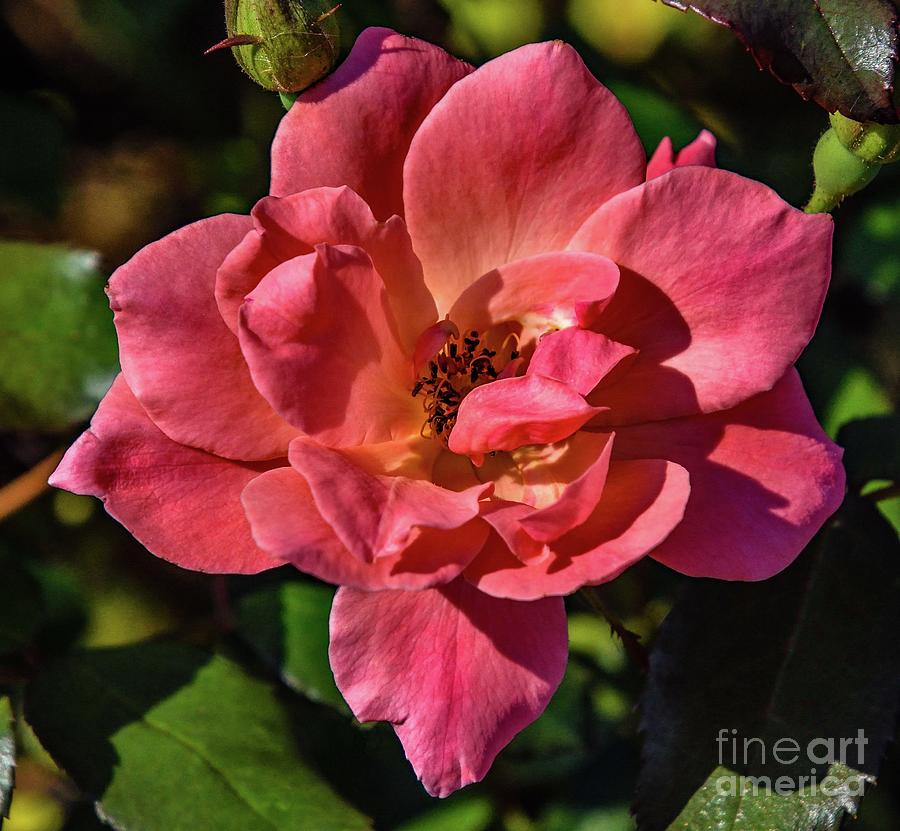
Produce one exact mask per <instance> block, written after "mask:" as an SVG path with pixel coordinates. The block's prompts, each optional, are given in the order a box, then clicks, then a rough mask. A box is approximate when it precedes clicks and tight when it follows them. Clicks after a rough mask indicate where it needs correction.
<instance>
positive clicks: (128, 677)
mask: <svg viewBox="0 0 900 831" xmlns="http://www.w3.org/2000/svg"><path fill="white" fill-rule="evenodd" d="M26 713H27V716H28V719H29V723H30V724H31V725H32V727H33V728H34V731H35V733H36V734H37V736H38V738H39V739H40V740H41V743H42V744H43V745H44V747H45V748H46V749H47V750H48V752H49V753H50V754H51V755H52V756H53V758H54V760H55V761H56V762H57V763H58V764H59V765H60V766H61V767H62V768H63V769H64V770H66V771H67V772H68V773H69V775H70V776H71V777H72V778H73V779H74V780H75V782H76V783H77V784H78V785H79V786H80V787H81V788H82V789H83V790H85V791H86V792H87V793H88V794H90V795H91V796H93V797H94V798H95V799H96V800H97V807H98V813H99V814H100V816H101V818H103V819H105V820H107V821H108V822H110V824H112V825H113V826H115V827H117V828H126V829H130V828H140V829H144V831H182V829H183V831H195V829H198V828H215V829H217V831H231V829H234V831H242V830H244V829H248V828H253V829H257V828H258V829H267V828H271V829H295V828H316V829H322V831H328V829H341V831H343V830H344V829H347V830H348V831H350V830H351V829H363V828H367V827H369V823H368V821H367V820H366V819H365V818H364V817H363V816H362V815H361V814H359V813H357V812H356V811H355V810H354V809H353V808H351V807H350V806H349V805H347V804H346V803H345V802H343V801H342V800H341V799H340V798H339V797H338V796H337V795H336V794H335V793H334V792H333V791H332V790H331V789H330V788H329V787H328V786H327V785H326V784H325V783H324V782H323V781H322V780H321V779H320V778H319V776H318V775H317V774H315V773H314V772H313V771H312V770H311V769H310V768H309V767H308V765H307V763H306V762H305V760H304V758H303V757H302V756H301V754H300V748H298V742H297V741H296V739H295V736H296V735H297V732H296V730H295V727H294V725H292V723H291V719H290V715H289V713H288V712H287V711H286V710H285V709H284V708H283V707H282V706H281V704H280V703H279V701H278V700H277V698H276V696H275V694H274V692H273V690H272V688H271V687H269V686H268V685H267V684H265V683H263V682H261V681H259V680H257V679H255V678H252V677H250V676H249V675H247V674H246V673H245V672H244V671H243V670H242V669H241V668H240V667H239V666H238V665H237V664H234V663H233V662H231V661H229V660H227V659H225V658H223V657H220V656H214V655H210V654H208V653H205V652H202V651H200V650H197V649H193V648H191V647H187V646H184V645H179V644H173V643H162V642H160V643H144V644H137V645H134V646H126V647H116V648H111V649H95V650H85V651H81V652H77V653H74V654H72V655H70V656H69V657H67V658H65V659H64V660H61V661H59V662H56V663H54V664H51V665H49V666H48V667H47V668H46V669H45V670H44V671H43V672H41V673H40V674H39V675H38V677H37V678H36V679H35V680H34V681H33V682H32V683H31V684H30V685H29V687H28V688H27V689H26Z"/></svg>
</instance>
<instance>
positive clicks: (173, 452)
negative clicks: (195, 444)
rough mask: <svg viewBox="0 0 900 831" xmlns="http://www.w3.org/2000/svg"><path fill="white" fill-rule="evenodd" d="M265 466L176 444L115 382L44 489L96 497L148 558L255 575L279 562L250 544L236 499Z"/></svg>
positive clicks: (122, 381) (122, 383)
mask: <svg viewBox="0 0 900 831" xmlns="http://www.w3.org/2000/svg"><path fill="white" fill-rule="evenodd" d="M284 463H285V462H282V464H284ZM272 464H273V463H239V462H232V461H228V460H226V459H221V458H219V457H217V456H212V455H210V454H208V453H204V452H202V451H200V450H194V449H192V448H190V447H185V446H184V445H181V444H176V443H175V442H173V441H172V440H171V439H169V438H168V437H167V436H166V435H165V434H164V433H162V432H161V431H160V430H159V428H158V427H156V425H154V423H153V422H152V421H151V420H150V418H149V417H148V416H147V414H146V413H145V412H144V410H143V409H142V408H141V405H140V404H139V403H138V401H137V399H136V398H135V397H134V395H133V394H132V392H131V390H130V389H128V385H127V384H126V383H125V379H124V378H123V377H122V376H121V375H120V376H119V377H118V378H117V379H116V381H115V383H114V384H113V386H112V389H110V391H109V392H108V393H107V395H106V397H105V398H104V399H103V401H102V402H101V403H100V408H99V409H98V410H97V413H96V414H95V415H94V418H93V420H92V421H91V426H90V429H88V430H87V431H86V432H85V433H84V434H82V436H81V438H79V439H78V441H77V442H75V444H73V445H72V447H70V448H69V451H68V452H67V453H66V455H65V457H64V458H63V460H62V462H61V463H60V465H59V467H58V468H57V469H56V472H55V473H54V474H53V476H51V477H50V484H51V485H53V486H54V487H57V488H64V489H65V490H69V491H72V492H73V493H80V494H86V495H90V496H96V497H99V498H100V499H102V500H103V503H104V505H105V507H106V510H107V512H108V513H109V514H110V515H111V516H113V517H114V518H115V519H117V520H118V521H119V522H121V523H122V525H124V526H125V527H126V528H127V529H128V530H129V531H130V532H131V533H132V534H133V535H134V536H135V537H136V538H137V539H138V541H139V542H141V543H142V544H143V545H144V546H145V547H146V548H147V549H148V550H149V551H150V552H152V553H153V554H155V555H156V556H157V557H161V558H162V559H164V560H168V561H169V562H171V563H175V564H176V565H179V566H181V567H182V568H189V569H192V570H194V571H205V572H209V573H213V574H255V573H257V572H260V571H264V570H265V569H269V568H274V567H275V566H278V565H281V564H282V563H281V561H279V560H278V559H277V558H275V557H272V556H270V555H268V554H265V553H264V552H263V551H261V550H260V549H259V548H257V547H256V545H255V544H254V542H253V539H252V537H251V536H250V527H249V525H248V523H247V520H246V518H245V516H244V512H243V510H242V509H241V503H240V494H241V491H242V490H243V488H244V486H245V485H246V484H247V483H248V482H251V481H252V480H253V479H255V478H256V477H258V476H259V475H260V474H261V473H263V471H266V470H268V469H269V468H270V467H271V466H272ZM275 464H277V463H275Z"/></svg>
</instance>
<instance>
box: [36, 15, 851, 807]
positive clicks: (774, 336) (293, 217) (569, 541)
mask: <svg viewBox="0 0 900 831" xmlns="http://www.w3.org/2000/svg"><path fill="white" fill-rule="evenodd" d="M713 148H714V141H713V140H712V137H711V136H710V135H709V134H702V135H701V136H700V138H699V139H698V140H697V142H695V143H694V144H693V145H691V146H690V147H689V148H687V149H686V150H684V151H682V153H681V154H680V155H679V157H678V158H677V160H676V159H675V158H674V157H673V154H672V148H671V144H670V143H664V144H663V145H662V146H661V147H660V149H659V151H658V152H657V153H656V154H655V156H654V158H653V159H652V160H651V163H650V167H649V170H648V165H647V163H646V160H645V156H644V153H643V150H642V148H641V145H640V143H639V141H638V138H637V136H636V135H635V132H634V129H633V127H632V125H631V122H630V120H629V118H628V115H627V114H626V112H625V110H624V109H623V107H622V106H621V105H620V104H619V103H618V101H617V100H616V99H615V98H614V97H613V95H612V94H611V93H610V92H609V91H608V90H607V89H606V88H605V87H603V86H601V85H600V84H599V83H598V82H597V81H596V80H595V79H594V78H593V77H592V76H591V75H590V74H589V73H588V71H587V70H586V68H585V67H584V65H583V63H582V62H581V60H580V58H579V57H578V55H577V54H576V52H575V51H574V50H572V49H571V48H570V47H568V46H565V45H564V44H562V43H558V42H556V43H545V44H539V45H531V46H526V47H523V48H521V49H519V50H517V51H514V52H512V53H510V54H507V55H504V56H503V57H500V58H498V59H497V60H494V61H492V62H490V63H488V64H486V65H485V66H483V67H482V68H480V69H478V70H474V71H473V69H472V68H471V67H470V66H468V65H467V64H465V63H461V62H459V61H457V60H455V59H454V58H452V57H451V56H450V55H448V54H446V53H445V52H443V51H442V50H440V49H438V48H436V47H434V46H431V45H429V44H426V43H422V42H419V41H416V40H411V39H408V38H405V37H401V36H399V35H397V34H395V33H392V32H390V31H387V30H384V29H370V30H367V31H366V32H364V33H363V34H362V35H361V36H360V38H359V40H358V41H357V43H356V46H355V47H354V49H353V51H352V53H351V55H350V56H349V58H348V59H347V60H346V61H345V63H344V64H343V65H342V66H341V67H340V68H339V69H338V70H337V71H336V72H335V73H334V74H333V75H331V76H330V77H328V78H327V79H326V80H324V81H323V82H321V83H320V84H318V85H317V86H315V87H313V88H312V89H311V90H309V91H307V92H305V93H304V94H303V95H301V96H300V98H299V100H298V101H297V103H296V104H295V105H294V106H293V108H292V109H291V110H290V112H289V113H288V114H287V115H286V116H285V118H284V120H283V122H282V124H281V127H280V129H279V131H278V134H277V136H276V138H275V141H274V146H273V152H272V157H273V158H272V167H273V171H272V187H271V194H272V195H271V196H269V197H266V198H264V199H263V200H261V201H260V202H259V203H258V204H257V205H256V207H255V208H254V209H253V212H252V215H251V216H249V217H247V216H233V215H228V216H217V217H213V218H211V219H206V220H203V221H201V222H198V223H196V224H194V225H190V226H188V227H186V228H183V229H182V230H180V231H176V232H175V233H173V234H171V235H170V236H168V237H166V238H165V239H162V240H160V241H159V242H156V243H153V244H152V245H150V246H148V247H147V248H145V249H144V250H142V251H141V252H139V253H138V254H137V255H136V256H135V257H134V258H133V259H132V260H131V261H130V262H129V263H127V264H126V265H124V266H122V267H121V268H120V269H119V270H118V271H117V272H116V273H115V274H114V275H113V277H112V279H111V280H110V284H109V297H110V303H111V306H112V309H113V311H114V312H115V323H116V327H117V330H118V336H119V344H120V349H121V365H122V374H121V375H120V376H119V378H118V379H117V380H116V382H115V383H114V385H113V387H112V389H111V390H110V391H109V393H108V394H107V396H106V398H105V399H104V400H103V402H102V403H101V405H100V408H99V410H98V411H97V414H96V415H95V417H94V419H93V421H92V423H91V427H90V429H89V430H88V431H87V432H86V433H84V435H83V436H82V437H81V438H80V439H79V440H78V441H77V443H76V444H75V445H74V446H73V447H72V448H71V449H70V450H69V452H68V454H67V455H66V457H65V459H64V460H63V462H62V463H61V465H60V467H59V469H58V470H57V472H56V473H55V474H54V476H53V478H52V483H53V484H54V485H56V486H57V487H62V488H67V489H69V490H72V491H75V492H77V493H82V494H93V495H95V496H98V497H100V498H101V499H103V501H104V502H105V505H106V509H107V510H108V511H109V513H110V514H111V515H112V516H114V517H115V518H116V519H118V520H119V521H120V522H121V523H122V524H124V525H125V526H126V527H127V528H128V529H129V530H130V531H131V532H132V533H133V534H134V536H135V537H137V539H138V540H140V541H141V542H142V543H143V544H144V545H145V546H146V547H147V548H148V549H149V550H150V551H152V552H153V553H154V554H156V555H158V556H160V557H162V558H164V559H166V560H169V561H170V562H173V563H177V564H178V565H180V566H183V567H185V568H189V569H196V570H199V571H205V572H211V573H242V574H249V573H254V572H259V571H261V570H263V569H268V568H272V567H275V566H278V565H283V564H284V563H291V564H293V565H294V566H296V567H297V568H298V569H300V570H301V571H303V572H306V573H307V574H310V575H313V576H315V577H317V578H320V579H322V580H326V581H328V582H330V583H334V584H336V585H338V586H339V587H340V588H339V590H338V592H337V595H336V599H335V602H334V608H333V611H332V615H331V649H330V658H331V665H332V668H333V670H334V674H335V678H336V680H337V684H338V686H339V687H340V689H341V691H342V692H343V694H344V696H345V698H346V700H347V702H348V703H349V705H350V707H351V708H352V710H353V712H354V713H355V714H356V716H357V717H358V718H359V719H361V720H386V721H389V722H392V723H393V725H394V727H395V729H396V732H397V734H398V735H399V737H400V740H401V741H402V743H403V745H404V748H405V750H406V754H407V756H408V758H409V759H410V761H411V762H412V764H413V766H414V768H415V770H416V772H417V774H418V775H419V777H420V778H421V779H422V781H423V783H424V785H425V787H426V788H427V789H428V791H429V792H430V793H432V794H436V795H440V796H444V795H446V794H449V793H451V792H452V791H454V790H456V789H457V788H459V787H461V786H463V785H466V784H468V783H471V782H474V781H476V780H478V779H480V778H481V777H483V776H484V775H485V773H486V772H487V770H488V768H489V767H490V765H491V762H492V761H493V759H494V757H495V756H496V755H497V753H498V752H499V751H500V750H501V748H503V747H504V746H505V745H506V744H507V743H508V742H509V740H510V739H511V738H512V737H513V736H514V735H515V734H516V732H517V731H519V730H521V729H522V728H523V727H525V726H526V725H527V724H529V723H530V722H531V721H533V720H534V719H535V718H536V717H537V716H538V715H539V714H540V713H541V711H542V710H543V709H544V707H545V706H546V704H547V702H548V700H549V698H550V696H551V695H552V693H553V692H554V690H555V689H556V687H557V686H558V684H559V682H560V680H561V678H562V676H563V673H564V670H565V666H566V658H567V635H566V617H565V610H564V601H563V598H564V596H566V595H568V594H571V593H572V592H575V591H576V590H577V589H579V588H580V587H582V586H589V585H596V584H600V583H603V582H605V581H608V580H611V579H613V578H614V577H616V576H617V575H618V574H620V573H621V572H622V571H624V570H625V569H626V568H628V567H629V566H630V565H632V564H633V563H635V562H636V561H638V560H640V559H641V558H642V557H645V556H648V555H649V556H651V557H653V558H654V559H656V560H658V561H659V562H661V563H664V564H665V565H667V566H669V567H670V568H672V569H675V570H676V571H679V572H681V573H683V574H687V575H694V576H703V577H716V578H721V579H726V580H763V579H765V578H767V577H770V576H772V575H773V574H775V573H776V572H778V571H780V570H781V569H783V568H785V567H786V566H787V565H788V564H789V563H790V562H791V561H792V560H793V559H794V557H795V556H796V555H797V554H798V553H799V552H800V551H801V550H802V548H803V547H804V546H805V545H806V543H807V542H808V541H809V540H810V538H811V537H812V535H813V534H814V533H815V532H816V531H817V529H818V528H819V527H820V526H821V525H822V523H823V522H824V520H825V519H826V518H827V517H828V516H829V515H830V514H831V513H832V512H833V511H834V510H835V509H836V508H837V506H838V504H839V503H840V501H841V499H842V496H843V488H844V475H843V470H842V468H841V465H840V455H841V454H840V451H839V449H838V448H837V447H835V445H834V444H832V443H831V442H830V441H829V440H828V438H827V437H826V436H825V434H824V433H823V432H822V430H821V428H820V427H819V425H818V423H817V422H816V419H815V417H814V415H813V413H812V411H811V409H810V406H809V403H808V401H807V399H806V396H805V394H804V392H803V388H802V387H801V384H800V381H799V379H798V376H797V373H796V371H795V370H794V368H793V366H792V364H793V363H794V361H795V360H796V358H797V356H798V355H799V354H800V352H801V350H802V349H803V348H804V346H805V345H806V344H807V342H808V341H809V339H810V337H811V336H812V333H813V330H814V328H815V325H816V322H817V320H818V317H819V313H820V310H821V307H822V302H823V298H824V296H825V292H826V289H827V286H828V280H829V274H830V258H831V234H832V223H831V219H830V218H829V217H827V216H807V215H804V214H803V213H801V212H800V211H798V210H796V209H794V208H792V207H791V206H789V205H787V204H786V203H785V202H784V201H782V200H781V199H780V198H779V197H778V196H777V195H776V194H775V193H774V192H773V191H771V190H770V189H769V188H767V187H765V186H763V185H761V184H758V183H756V182H753V181H750V180H748V179H745V178H742V177H741V176H738V175H735V174H733V173H729V172H726V171H722V170H718V169H715V168H714V166H712V165H713V160H712V155H713Z"/></svg>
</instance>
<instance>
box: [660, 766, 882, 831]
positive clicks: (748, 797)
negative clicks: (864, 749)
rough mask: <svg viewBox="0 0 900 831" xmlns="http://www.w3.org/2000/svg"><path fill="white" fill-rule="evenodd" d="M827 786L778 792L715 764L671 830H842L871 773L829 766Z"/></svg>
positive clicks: (855, 808)
mask: <svg viewBox="0 0 900 831" xmlns="http://www.w3.org/2000/svg"><path fill="white" fill-rule="evenodd" d="M827 777H830V779H826V781H827V785H826V786H825V787H824V788H822V787H821V786H817V787H815V788H813V787H810V786H805V787H803V788H800V789H798V790H796V791H792V792H790V793H783V794H778V793H776V792H768V791H766V790H764V789H760V788H759V787H758V786H757V787H754V784H755V783H754V781H753V780H752V779H750V778H749V777H741V776H739V775H738V774H736V773H734V771H730V770H728V769H727V768H724V767H720V768H716V770H714V771H713V772H712V774H711V775H710V777H709V779H708V780H707V781H706V783H705V784H704V785H703V787H701V788H700V790H699V791H697V793H696V794H694V796H693V797H692V798H691V801H690V802H688V804H687V805H686V806H685V809H684V810H683V811H682V812H681V814H680V815H679V816H678V819H676V820H675V822H673V823H672V824H671V825H670V826H669V831H707V829H708V831H761V829H768V828H777V829H778V831H838V829H839V828H840V825H841V821H842V820H843V818H844V816H845V815H846V814H850V815H851V816H855V815H856V811H857V809H858V807H859V800H860V799H861V797H862V794H863V792H864V791H865V786H866V785H867V784H869V783H870V782H871V778H870V777H867V776H865V775H864V774H861V773H859V772H858V771H855V770H852V769H851V768H848V767H846V766H845V765H833V766H832V767H831V768H829V770H828V773H827Z"/></svg>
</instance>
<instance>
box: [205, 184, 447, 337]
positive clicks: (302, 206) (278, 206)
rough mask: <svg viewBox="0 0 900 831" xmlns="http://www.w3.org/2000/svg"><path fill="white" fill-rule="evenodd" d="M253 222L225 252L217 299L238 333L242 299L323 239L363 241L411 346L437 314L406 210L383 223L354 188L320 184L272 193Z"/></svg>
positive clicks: (360, 244) (357, 243)
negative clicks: (402, 215)
mask: <svg viewBox="0 0 900 831" xmlns="http://www.w3.org/2000/svg"><path fill="white" fill-rule="evenodd" d="M251 216H252V218H253V229H252V230H251V231H250V232H249V233H248V234H247V236H246V237H245V238H244V240H243V241H242V242H241V243H240V244H239V245H238V246H237V247H236V248H235V249H234V250H233V251H232V252H231V253H230V254H229V255H228V256H227V257H226V258H225V261H224V262H223V263H222V265H221V266H220V267H219V270H218V273H217V275H216V302H217V303H218V306H219V311H220V312H221V314H222V318H223V319H224V320H225V322H226V323H227V324H228V326H229V327H230V328H231V330H232V331H233V332H235V333H237V331H238V328H239V316H240V308H241V304H242V303H243V302H244V299H245V298H246V296H247V295H248V294H250V292H252V291H253V290H254V289H255V288H256V287H257V286H258V285H259V283H260V281H261V280H262V279H263V278H264V277H265V276H266V275H267V274H268V273H269V272H270V271H272V270H273V269H275V268H277V267H278V266H279V265H280V264H281V263H283V262H286V261H287V260H291V259H294V258H295V257H299V256H302V255H303V254H311V253H312V252H313V251H314V250H315V248H316V246H317V245H320V244H322V243H326V244H328V245H355V246H358V247H360V248H362V249H364V250H365V251H366V253H367V254H368V255H369V256H370V257H371V258H372V262H373V264H374V265H375V269H376V271H378V273H379V274H380V275H381V278H382V280H383V281H384V284H385V289H386V290H387V293H388V297H389V299H390V303H391V307H392V308H393V310H394V314H395V317H396V318H397V320H398V326H399V329H400V333H401V339H402V340H403V341H404V343H405V344H406V346H407V348H411V347H412V343H413V339H414V338H415V337H416V336H417V335H418V333H419V332H420V331H421V330H422V329H423V328H424V327H425V326H427V325H429V324H430V323H431V322H432V321H433V320H434V319H435V317H436V316H437V312H436V311H435V305H434V300H433V299H432V297H431V294H430V293H429V292H428V289H427V288H425V283H424V280H423V277H422V267H421V266H420V265H419V261H418V260H417V259H416V256H415V254H414V253H413V251H412V245H411V243H410V240H409V235H408V234H407V233H406V225H405V224H404V222H403V220H402V219H400V217H397V216H394V217H391V218H390V219H389V220H387V221H386V222H379V221H378V220H377V219H375V217H374V215H373V214H372V210H371V208H369V206H368V205H367V204H366V203H365V202H364V201H363V200H362V199H361V198H360V197H359V196H358V195H357V194H356V193H354V192H353V191H352V190H350V188H347V187H340V188H312V189H310V190H305V191H303V192H301V193H295V194H291V195H290V196H285V197H284V198H280V199H279V198H277V197H274V196H269V197H266V198H264V199H261V200H260V201H259V202H257V203H256V205H255V206H254V208H253V211H252V214H251Z"/></svg>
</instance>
